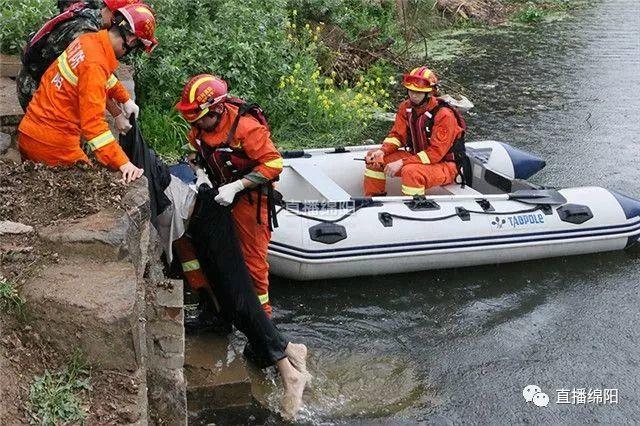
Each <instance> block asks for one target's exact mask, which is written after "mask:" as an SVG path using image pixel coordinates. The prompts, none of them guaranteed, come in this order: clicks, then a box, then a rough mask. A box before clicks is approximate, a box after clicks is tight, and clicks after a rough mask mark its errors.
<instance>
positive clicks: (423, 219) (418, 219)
mask: <svg viewBox="0 0 640 426" xmlns="http://www.w3.org/2000/svg"><path fill="white" fill-rule="evenodd" d="M363 207H367V204H361V205H359V206H356V207H354V208H352V209H351V210H349V212H347V213H346V214H344V215H342V216H340V217H339V218H337V219H323V218H320V217H314V216H309V215H306V214H303V213H300V212H297V211H295V210H292V209H289V208H287V207H286V206H285V205H282V206H281V207H280V210H278V211H277V212H276V214H275V215H276V216H277V215H278V214H279V213H280V212H281V211H282V210H286V211H288V212H289V213H291V214H293V215H295V216H298V217H301V218H303V219H309V220H314V221H316V222H321V223H338V222H341V221H343V220H345V219H346V218H348V217H349V216H351V215H352V214H354V213H355V212H357V211H358V210H360V209H361V208H363ZM545 207H546V206H542V205H537V206H534V207H532V208H529V209H522V210H513V211H508V212H496V211H479V210H467V209H464V208H462V207H458V208H457V210H458V211H457V212H456V213H452V214H450V215H446V216H438V217H411V216H403V215H399V214H395V213H387V212H381V213H380V214H381V215H385V216H386V217H392V218H396V219H404V220H411V221H415V222H438V221H441V220H447V219H451V218H453V217H460V216H461V213H464V214H471V213H474V214H481V215H496V216H504V215H513V214H524V213H532V212H535V211H538V210H543V209H544V208H545Z"/></svg>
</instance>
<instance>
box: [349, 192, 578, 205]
mask: <svg viewBox="0 0 640 426" xmlns="http://www.w3.org/2000/svg"><path fill="white" fill-rule="evenodd" d="M424 198H425V199H426V200H431V201H436V202H438V201H466V200H487V201H500V200H505V201H506V200H511V201H519V202H521V203H525V204H533V205H550V206H555V205H561V204H565V203H566V202H567V199H566V198H565V197H564V196H563V195H562V194H560V193H559V192H558V191H556V190H555V189H521V190H518V191H514V192H511V193H509V194H486V195H482V194H480V195H475V194H470V195H428V196H425V197H424ZM352 200H353V201H356V202H366V201H377V202H407V201H412V200H413V197H407V196H402V197H353V198H352Z"/></svg>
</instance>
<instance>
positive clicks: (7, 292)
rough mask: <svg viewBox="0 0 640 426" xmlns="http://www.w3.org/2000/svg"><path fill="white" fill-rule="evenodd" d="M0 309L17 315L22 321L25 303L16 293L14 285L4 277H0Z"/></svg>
mask: <svg viewBox="0 0 640 426" xmlns="http://www.w3.org/2000/svg"><path fill="white" fill-rule="evenodd" d="M0 308H1V310H3V311H9V312H13V313H17V314H18V315H19V317H20V318H22V319H24V317H25V313H26V301H25V300H24V299H23V298H22V297H21V296H20V294H19V293H18V289H17V288H16V286H15V284H14V283H13V282H12V281H9V280H8V279H6V278H4V277H0Z"/></svg>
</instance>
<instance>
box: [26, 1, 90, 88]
mask: <svg viewBox="0 0 640 426" xmlns="http://www.w3.org/2000/svg"><path fill="white" fill-rule="evenodd" d="M101 28H102V15H101V13H100V10H99V9H91V8H85V9H82V10H81V11H80V12H78V15H77V16H74V17H73V18H72V19H70V20H68V21H65V22H63V23H61V24H60V25H58V26H57V27H56V28H54V29H53V31H51V33H50V34H49V35H48V36H47V40H46V43H45V44H44V46H43V48H42V50H41V54H40V55H31V56H32V57H38V58H39V59H40V58H41V60H39V61H33V62H31V63H28V64H26V65H25V67H26V68H27V71H28V73H29V74H31V76H32V77H33V79H34V80H35V81H37V82H39V81H40V78H41V77H42V75H43V74H44V72H45V71H46V70H47V68H49V65H51V63H52V62H53V61H55V60H56V59H57V58H58V56H60V55H61V54H62V52H63V51H64V50H65V49H66V48H67V46H69V45H70V44H71V42H72V41H73V40H75V39H76V38H78V37H79V36H81V35H82V34H84V33H86V32H89V31H99V30H100V29H101ZM30 38H31V37H30Z"/></svg>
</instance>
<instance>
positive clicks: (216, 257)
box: [189, 189, 288, 366]
mask: <svg viewBox="0 0 640 426" xmlns="http://www.w3.org/2000/svg"><path fill="white" fill-rule="evenodd" d="M216 194H217V192H216V191H215V190H214V189H203V190H201V191H200V192H199V193H198V201H197V202H196V208H195V210H194V213H193V215H192V217H191V222H190V225H189V234H190V235H191V238H192V240H193V243H194V245H195V247H196V251H197V253H198V259H199V260H200V265H201V267H202V270H203V271H204V273H205V275H206V277H207V279H208V280H209V282H210V283H215V285H213V292H214V294H215V295H216V298H217V299H218V302H219V303H220V308H221V311H222V315H223V317H225V319H226V320H227V321H229V322H231V323H232V324H233V325H234V326H235V327H236V328H237V329H238V330H240V331H241V332H242V333H243V334H244V335H245V336H247V339H248V341H249V344H250V346H251V349H252V352H253V353H254V354H255V356H256V361H257V362H258V363H259V364H263V365H261V366H266V365H272V364H275V363H276V361H278V360H280V359H282V358H284V357H285V356H286V355H285V349H286V347H287V344H288V341H287V340H286V339H285V338H284V337H283V336H282V334H280V332H279V331H278V329H277V328H276V326H275V325H274V324H273V322H272V321H271V319H269V317H268V316H267V314H266V313H265V312H264V310H263V309H262V305H261V304H260V301H259V300H258V296H257V295H256V291H255V289H254V288H253V281H252V280H251V275H249V270H248V269H247V265H246V264H245V261H244V257H243V256H242V250H241V249H240V243H239V242H238V237H237V235H236V230H235V223H234V220H233V216H232V215H231V208H230V207H223V206H221V205H220V204H218V203H217V202H216V201H215V200H214V197H215V196H216Z"/></svg>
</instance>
